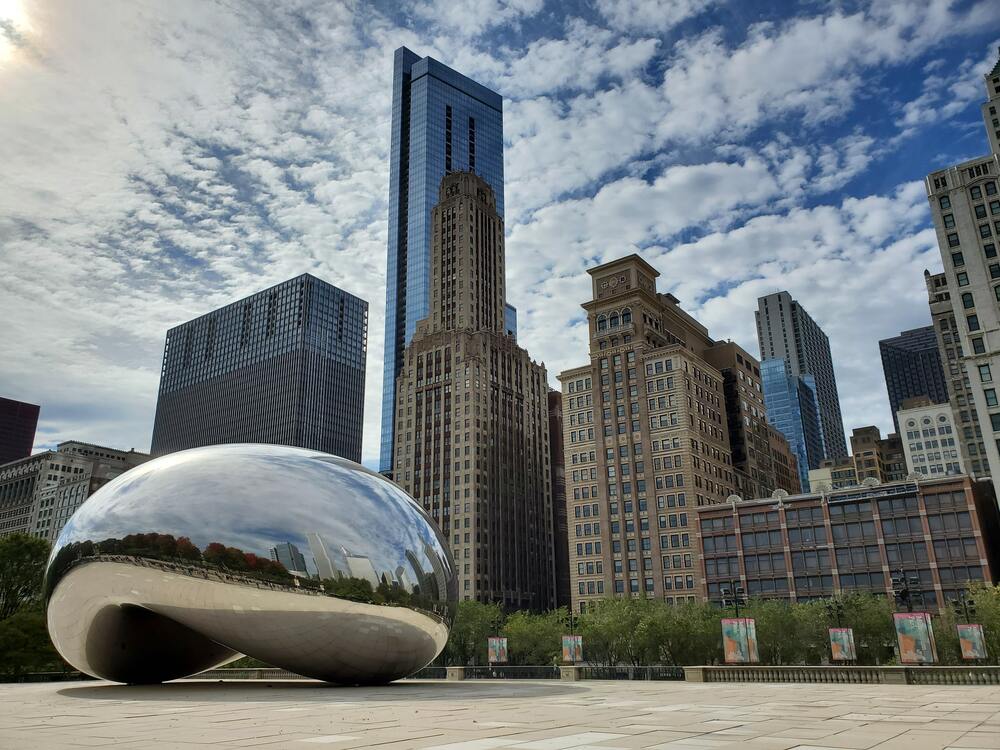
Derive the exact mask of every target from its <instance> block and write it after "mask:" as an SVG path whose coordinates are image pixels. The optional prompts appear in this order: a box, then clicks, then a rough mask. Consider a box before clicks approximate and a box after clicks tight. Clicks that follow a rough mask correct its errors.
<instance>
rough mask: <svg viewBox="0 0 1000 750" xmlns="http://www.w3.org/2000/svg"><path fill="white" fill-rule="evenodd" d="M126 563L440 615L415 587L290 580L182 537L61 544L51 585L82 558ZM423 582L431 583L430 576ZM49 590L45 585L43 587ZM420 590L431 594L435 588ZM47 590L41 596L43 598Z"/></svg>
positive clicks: (274, 569)
mask: <svg viewBox="0 0 1000 750" xmlns="http://www.w3.org/2000/svg"><path fill="white" fill-rule="evenodd" d="M116 557H124V558H129V561H131V562H136V561H143V562H152V561H158V562H160V563H162V564H164V565H167V566H169V567H171V568H174V569H176V570H177V572H181V573H184V572H186V573H189V574H191V573H193V572H194V571H195V570H199V571H202V572H201V573H200V574H199V575H206V577H207V574H208V573H209V572H211V573H212V574H213V575H216V576H219V575H222V576H225V577H226V578H227V579H230V580H231V579H236V580H239V579H250V580H248V581H247V583H250V582H253V581H261V582H264V583H267V584H268V585H271V586H274V585H278V586H281V587H283V588H288V589H291V590H296V589H303V590H306V591H311V592H314V593H317V594H325V595H327V596H335V597H338V598H340V599H347V600H349V601H354V602H362V603H366V604H384V605H399V606H406V607H415V608H420V609H424V610H428V611H431V612H440V611H441V609H442V604H443V603H442V602H440V601H438V600H437V599H436V598H435V597H434V596H433V595H428V594H425V593H424V592H423V591H421V590H420V588H421V587H415V589H414V591H413V592H412V593H411V592H409V591H407V590H406V589H405V588H404V587H403V586H401V585H399V584H398V583H395V582H389V581H387V580H385V579H383V581H382V582H381V583H380V584H379V585H378V586H377V587H375V588H373V587H372V584H371V581H369V580H368V579H366V578H352V577H347V576H341V577H338V578H324V579H322V580H316V579H312V578H302V577H298V576H293V575H292V574H291V573H289V572H288V570H287V569H286V568H285V566H284V565H282V564H281V563H280V562H278V561H276V560H271V559H270V558H267V557H261V556H259V555H256V554H254V553H253V552H246V551H244V550H242V549H239V548H238V547H227V546H226V545H225V544H222V543H221V542H210V543H209V544H208V545H206V546H205V549H204V550H200V549H198V547H197V546H196V545H195V544H194V543H193V542H192V541H191V540H190V539H189V538H188V537H186V536H182V537H174V536H173V535H172V534H160V533H157V532H155V531H153V532H147V533H144V534H129V535H127V536H125V537H122V538H121V539H116V538H109V539H105V540H103V541H100V542H90V541H86V542H73V543H71V544H67V545H66V546H64V547H63V548H62V549H61V550H59V553H58V554H57V556H56V560H55V561H54V563H53V565H52V568H51V570H50V574H51V580H59V578H61V577H62V574H63V572H64V571H66V570H68V569H69V568H71V567H72V566H73V565H74V564H76V563H77V562H81V561H84V560H86V559H88V558H94V559H102V558H104V559H108V558H111V559H114V558H116ZM426 578H427V579H428V580H429V581H430V582H431V583H433V578H434V574H433V573H431V574H429V575H428V576H426ZM50 585H51V584H47V587H48V586H50ZM425 587H427V588H429V589H431V591H432V593H436V591H435V589H436V586H428V584H427V582H426V581H425ZM50 594H51V590H47V591H46V596H48V595H50Z"/></svg>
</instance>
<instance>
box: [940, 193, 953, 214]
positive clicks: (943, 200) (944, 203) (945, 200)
mask: <svg viewBox="0 0 1000 750" xmlns="http://www.w3.org/2000/svg"><path fill="white" fill-rule="evenodd" d="M938 203H939V204H940V206H941V208H942V210H945V211H946V210H948V209H949V208H951V198H949V197H948V196H947V195H942V196H941V197H940V198H938Z"/></svg>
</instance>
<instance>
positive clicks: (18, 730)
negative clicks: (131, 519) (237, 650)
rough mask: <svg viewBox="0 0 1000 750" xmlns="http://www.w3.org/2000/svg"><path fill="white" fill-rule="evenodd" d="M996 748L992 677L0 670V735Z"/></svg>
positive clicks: (94, 743)
mask: <svg viewBox="0 0 1000 750" xmlns="http://www.w3.org/2000/svg"><path fill="white" fill-rule="evenodd" d="M71 747H81V748H84V747H123V748H126V747H127V748H158V749H159V750H163V748H212V747H218V748H232V747H265V748H266V747H276V748H277V747H281V748H292V749H293V750H295V748H301V750H307V748H311V747H327V748H332V750H359V749H360V748H368V747H377V748H380V750H506V749H507V748H510V749H511V750H946V749H950V748H955V750H1000V687H994V686H981V687H967V686H947V687H942V686H921V685H783V684H771V683H767V684H732V683H726V684H696V683H695V684H692V683H684V682H611V681H608V682H603V681H592V682H591V681H586V682H576V683H562V682H558V681H541V680H533V681H514V680H511V681H500V680H497V681H488V682H487V681H471V680H469V681H465V682H447V681H431V680H428V681H418V680H413V681H404V682H399V683H395V684H393V685H390V686H386V687H378V688H343V687H334V686H330V685H324V684H322V683H318V682H311V681H287V682H281V681H274V680H269V681H249V680H248V681H231V682H230V681H226V682H219V681H197V680H182V681H177V682H172V683H168V684H166V685H159V686H141V687H139V686H136V687H128V686H122V685H113V684H110V683H104V682H86V683H49V684H26V685H0V748H3V750H20V748H25V749H26V750H47V748H71Z"/></svg>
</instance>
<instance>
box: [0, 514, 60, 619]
mask: <svg viewBox="0 0 1000 750" xmlns="http://www.w3.org/2000/svg"><path fill="white" fill-rule="evenodd" d="M48 556H49V543H48V542H46V541H45V540H43V539H39V538H37V537H33V536H29V535H28V534H10V535H8V536H5V537H3V538H2V539H0V620H5V619H6V618H8V617H10V616H11V615H13V614H14V613H15V612H17V611H18V610H19V609H20V608H21V607H24V606H27V605H30V604H32V603H34V602H37V601H39V600H40V598H41V594H42V577H43V576H44V574H45V561H46V560H47V559H48Z"/></svg>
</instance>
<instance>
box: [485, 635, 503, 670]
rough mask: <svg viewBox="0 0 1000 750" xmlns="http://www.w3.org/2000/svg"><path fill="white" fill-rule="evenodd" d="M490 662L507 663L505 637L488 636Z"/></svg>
mask: <svg viewBox="0 0 1000 750" xmlns="http://www.w3.org/2000/svg"><path fill="white" fill-rule="evenodd" d="M489 658H490V664H506V663H507V639H506V638H500V637H497V636H492V635H491V636H490V640H489Z"/></svg>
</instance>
